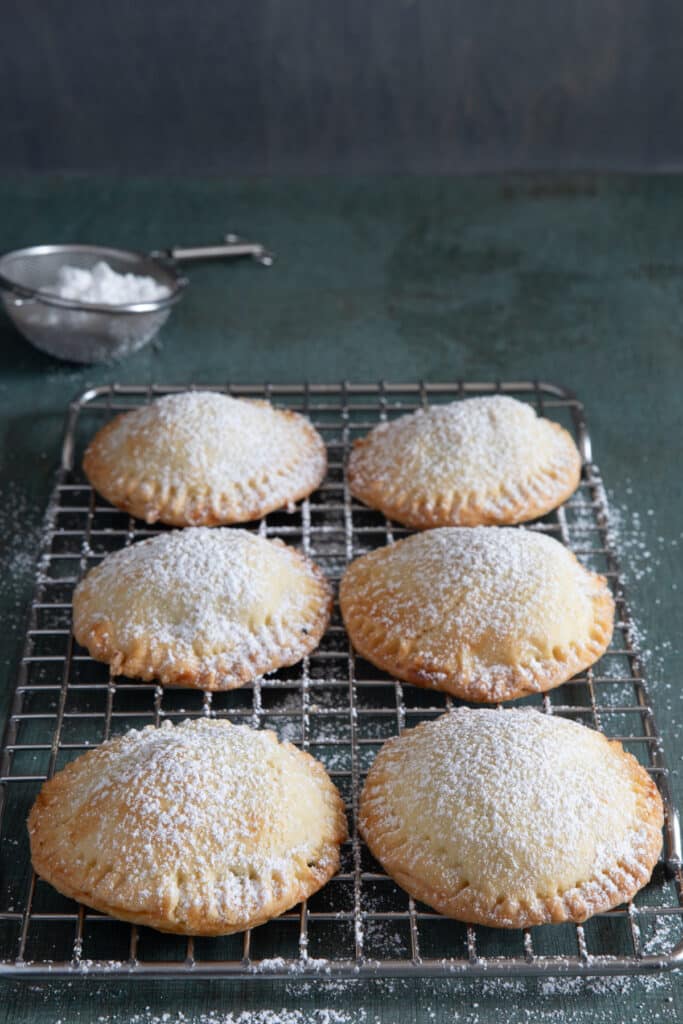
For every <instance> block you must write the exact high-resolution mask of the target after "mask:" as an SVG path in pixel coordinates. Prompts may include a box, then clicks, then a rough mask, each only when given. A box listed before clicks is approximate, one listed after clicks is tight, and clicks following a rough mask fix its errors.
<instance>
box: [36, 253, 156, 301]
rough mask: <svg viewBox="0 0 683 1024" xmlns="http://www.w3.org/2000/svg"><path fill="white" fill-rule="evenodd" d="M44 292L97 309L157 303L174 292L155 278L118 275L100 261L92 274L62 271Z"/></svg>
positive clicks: (75, 269) (81, 270)
mask: <svg viewBox="0 0 683 1024" xmlns="http://www.w3.org/2000/svg"><path fill="white" fill-rule="evenodd" d="M41 290H42V291H46V292H49V293H50V294H52V295H59V297H60V298H62V299H73V300H74V301H76V302H84V303H87V304H94V305H98V306H128V305H133V304H135V303H138V302H158V300H159V299H165V298H167V297H168V296H169V295H170V293H171V290H170V288H169V287H168V285H165V284H160V283H159V282H158V281H156V280H155V279H154V278H153V277H148V276H145V275H141V274H130V273H126V274H119V273H117V271H116V270H114V269H113V268H112V267H110V266H109V264H108V263H105V262H104V261H103V260H100V261H99V262H98V263H96V264H95V265H94V266H93V268H92V269H91V270H88V269H84V268H82V267H71V266H64V267H60V268H59V272H58V274H57V280H56V281H55V282H54V283H53V284H50V285H45V286H44V287H43V288H42V289H41Z"/></svg>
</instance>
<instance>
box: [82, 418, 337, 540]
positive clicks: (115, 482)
mask: <svg viewBox="0 0 683 1024" xmlns="http://www.w3.org/2000/svg"><path fill="white" fill-rule="evenodd" d="M244 401H245V402H246V401H247V400H244ZM248 404H249V405H251V406H254V407H261V408H263V409H267V410H268V411H269V412H271V413H273V414H274V415H275V416H276V417H278V418H279V420H280V421H281V423H282V424H289V425H290V426H292V427H295V428H296V433H297V435H298V437H297V441H296V444H294V443H293V441H292V440H291V439H290V444H289V448H288V449H285V448H283V449H282V450H281V451H280V452H279V455H278V457H279V459H280V461H279V462H273V463H272V464H270V465H269V466H267V467H266V466H264V467H262V468H261V469H260V470H259V471H258V472H256V473H254V474H243V475H242V476H241V477H240V478H239V479H232V480H225V482H224V483H223V485H222V486H221V487H216V486H215V485H214V484H212V483H211V482H210V481H207V480H205V481H204V482H198V481H196V480H195V481H192V480H190V479H189V474H188V473H187V472H183V471H182V467H179V471H178V473H177V474H176V476H175V478H174V479H171V480H170V481H169V479H168V476H167V473H166V470H167V467H166V466H164V465H161V466H155V465H154V464H153V460H150V463H149V464H148V465H147V466H145V468H144V470H142V469H140V467H139V464H138V460H137V458H136V457H135V449H136V448H137V447H138V446H139V444H140V435H139V434H135V433H130V432H129V431H127V430H126V429H122V428H126V426H127V424H128V423H129V422H130V420H129V417H130V416H131V413H128V412H126V413H121V414H120V415H118V416H116V417H115V418H114V419H113V420H112V421H111V422H110V423H107V424H106V425H105V426H104V427H102V429H101V430H99V431H98V432H97V434H96V435H95V436H94V438H93V439H92V441H91V442H90V444H89V445H88V448H87V449H86V451H85V455H84V457H83V472H84V473H85V475H86V477H87V478H88V480H89V481H90V483H91V484H92V486H93V487H94V488H95V490H96V491H97V492H98V493H99V494H101V495H102V496H103V497H104V498H106V499H107V501H109V502H110V503H111V504H112V505H115V506H116V507H117V508H120V509H121V510H122V511H124V512H128V513H130V515H132V516H134V517H135V518H136V519H142V520H144V521H145V522H147V523H156V522H161V523H165V524H167V525H168V526H220V525H224V526H227V525H231V524H233V523H244V522H250V521H252V520H254V519H260V518H262V517H263V516H265V515H268V514H269V513H270V512H274V511H276V510H277V509H280V508H283V507H285V506H287V505H292V504H294V503H295V502H297V501H300V500H302V499H303V498H306V497H308V495H309V494H311V493H312V492H313V491H315V490H316V488H318V487H319V486H320V484H321V483H322V481H323V479H324V477H325V473H326V472H327V449H326V447H325V443H324V441H323V440H322V438H321V436H320V434H319V433H318V431H317V430H316V429H315V428H314V427H313V426H312V424H311V423H310V422H309V421H308V420H307V419H305V417H303V416H301V415H299V414H298V413H295V412H292V411H291V410H289V409H277V410H275V409H273V408H272V407H271V406H270V404H269V403H268V402H262V401H259V400H249V402H248ZM158 429H159V430H161V429H163V428H162V427H159V428H158ZM119 435H120V436H119ZM253 445H254V448H255V449H256V448H258V445H259V439H258V438H254V439H253ZM194 461H201V460H199V458H197V459H196V460H194ZM191 464H192V463H191V462H190V464H188V467H187V468H188V469H189V468H190V465H191ZM133 467H136V468H135V469H134V468H133Z"/></svg>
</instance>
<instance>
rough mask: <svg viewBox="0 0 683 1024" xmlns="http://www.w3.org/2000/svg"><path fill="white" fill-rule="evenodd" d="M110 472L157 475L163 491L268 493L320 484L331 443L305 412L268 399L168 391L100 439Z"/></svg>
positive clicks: (150, 477)
mask: <svg viewBox="0 0 683 1024" xmlns="http://www.w3.org/2000/svg"><path fill="white" fill-rule="evenodd" d="M101 448H102V453H103V455H104V456H105V457H106V458H108V459H111V463H112V472H116V467H117V464H118V467H119V471H120V472H122V473H125V474H126V476H128V477H132V478H140V479H141V480H143V481H144V480H150V481H153V482H154V484H155V486H156V487H157V488H158V489H159V490H160V491H162V492H166V493H168V492H172V491H173V490H174V489H175V490H177V489H179V488H181V487H182V488H185V489H187V488H190V487H197V488H201V489H204V490H209V491H215V492H216V493H218V494H220V493H221V492H222V491H223V490H224V489H225V488H226V487H227V486H228V485H235V486H236V487H237V489H238V491H243V492H248V489H249V487H250V486H251V485H254V484H263V481H266V480H267V481H268V482H267V483H266V484H264V486H266V493H268V491H272V492H273V493H274V494H277V492H278V489H281V488H283V487H289V488H290V489H291V487H292V481H297V482H298V483H299V486H300V487H303V488H305V487H306V486H307V485H308V484H310V487H309V489H312V488H313V487H314V486H316V485H317V483H318V481H319V479H320V477H321V476H322V474H323V473H324V469H325V449H324V445H323V444H322V441H320V438H318V437H317V435H316V434H315V433H314V431H313V429H312V428H311V426H310V424H309V423H308V422H307V421H306V420H305V419H304V418H303V417H301V416H298V415H295V414H291V413H285V412H283V411H281V410H278V409H275V408H274V407H273V406H271V405H269V404H268V403H266V402H256V401H247V400H245V399H238V398H231V397H230V396H228V395H221V394H218V393H216V392H210V391H186V392H182V393H181V394H177V395H167V396H165V397H164V398H160V399H157V400H156V401H155V402H152V403H151V404H150V405H148V406H144V407H143V408H140V409H136V410H134V411H133V412H131V413H128V414H127V415H125V416H124V417H122V418H121V419H120V420H119V421H118V422H117V424H116V426H115V427H114V428H113V429H112V430H111V431H109V432H107V433H106V434H105V436H104V437H103V439H102V441H101Z"/></svg>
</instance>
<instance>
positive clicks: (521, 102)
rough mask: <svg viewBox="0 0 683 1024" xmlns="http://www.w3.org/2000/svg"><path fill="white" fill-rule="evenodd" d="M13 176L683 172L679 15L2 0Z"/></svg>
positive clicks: (8, 165)
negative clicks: (544, 170)
mask: <svg viewBox="0 0 683 1024" xmlns="http://www.w3.org/2000/svg"><path fill="white" fill-rule="evenodd" d="M0 12H1V13H2V19H1V23H0V124H1V125H2V134H1V136H0V138H1V139H2V141H1V142H0V172H1V171H26V170H30V171H55V170H57V171H90V172H101V171H110V172H114V173H118V172H121V173H125V174H136V173H142V174H150V173H163V174H181V173H188V172H189V173H195V174H207V173H208V174H223V173H228V174H231V175H234V174H245V173H246V174H253V173H260V174H282V173H286V174H291V173H296V174H308V173H320V172H339V173H345V172H368V171H377V172H397V173H411V172H428V173H434V172H436V173H447V172H468V171H481V170H487V171H496V170H509V169H527V170H533V169H539V168H559V169H563V170H568V169H572V168H577V167H578V168H584V167H590V168H598V169H599V168H602V169H605V168H610V169H611V168H614V169H622V170H668V169H672V168H678V167H680V166H682V165H683V88H681V70H682V68H683V3H681V0H583V2H577V0H573V2H571V0H487V2H486V0H223V2H219V0H198V2H192V0H163V2H161V0H116V2H112V0H88V2H86V0H71V2H64V0H0Z"/></svg>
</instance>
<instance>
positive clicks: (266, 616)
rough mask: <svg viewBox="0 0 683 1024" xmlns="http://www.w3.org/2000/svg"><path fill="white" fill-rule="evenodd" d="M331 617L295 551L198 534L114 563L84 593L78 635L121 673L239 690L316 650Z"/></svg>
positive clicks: (118, 556) (79, 593)
mask: <svg viewBox="0 0 683 1024" xmlns="http://www.w3.org/2000/svg"><path fill="white" fill-rule="evenodd" d="M331 609H332V593H331V590H330V587H329V584H328V583H327V582H326V580H325V578H324V576H323V574H322V572H321V571H320V569H319V568H318V567H317V566H316V565H314V564H313V562H311V561H309V560H308V559H307V558H304V556H303V555H300V554H299V552H298V551H295V550H294V548H290V547H287V545H286V544H283V543H282V541H280V540H265V539H264V538H263V537H259V536H257V535H256V534H255V533H250V532H249V531H248V530H230V529H217V530H209V529H208V528H206V527H197V528H196V529H193V530H177V531H172V532H169V533H162V534H159V536H157V537H152V538H150V539H149V540H143V541H140V542H139V543H138V544H133V545H132V546H131V547H127V548H123V549H122V550H121V551H115V552H113V553H112V554H110V555H107V557H106V558H105V559H104V560H103V561H102V562H101V563H100V564H99V565H97V566H96V567H95V568H94V569H91V570H90V572H89V573H88V574H87V575H86V576H85V578H84V579H83V580H82V581H81V582H80V583H79V584H78V586H77V587H76V590H75V592H74V598H73V631H74V636H75V637H76V640H77V641H78V643H79V644H81V645H82V646H83V647H87V649H88V651H89V652H90V654H91V656H92V657H93V658H95V659H97V661H104V662H107V663H108V664H109V665H111V668H112V672H113V673H114V674H115V675H126V676H133V677H137V678H139V679H158V680H159V681H160V682H162V683H164V684H165V685H167V686H191V687H197V688H199V689H202V690H231V689H234V687H236V686H241V685H242V684H243V683H246V682H248V681H249V680H250V679H255V678H256V677H257V676H260V675H263V673H265V672H270V671H272V670H273V669H276V668H279V667H280V666H282V665H293V664H294V663H295V662H297V661H300V660H301V658H303V657H304V655H306V654H308V653H309V652H310V651H312V650H314V648H316V647H317V646H318V643H319V642H320V638H321V637H322V635H323V633H324V632H325V629H326V627H327V623H328V621H329V617H330V612H331Z"/></svg>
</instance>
